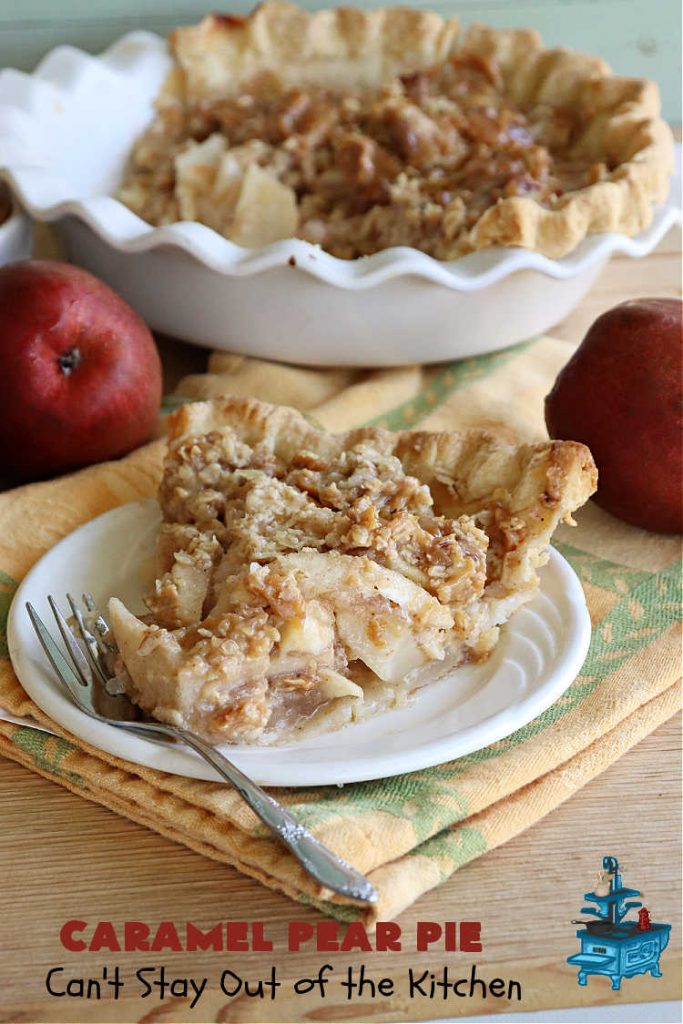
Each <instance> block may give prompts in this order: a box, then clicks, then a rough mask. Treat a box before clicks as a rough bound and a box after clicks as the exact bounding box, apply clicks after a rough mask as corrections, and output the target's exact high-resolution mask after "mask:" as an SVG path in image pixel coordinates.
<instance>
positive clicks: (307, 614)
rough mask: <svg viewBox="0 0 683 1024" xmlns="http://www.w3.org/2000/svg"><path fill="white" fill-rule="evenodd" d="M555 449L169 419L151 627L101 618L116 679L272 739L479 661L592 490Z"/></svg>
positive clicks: (214, 731)
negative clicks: (116, 652)
mask: <svg viewBox="0 0 683 1024" xmlns="http://www.w3.org/2000/svg"><path fill="white" fill-rule="evenodd" d="M595 486H596V470H595V466H594V463H593V460H592V458H591V455H590V452H589V451H588V449H587V448H586V447H584V446H583V445H581V444H576V443H574V442H571V441H552V442H547V443H540V444H526V445H521V446H519V447H516V446H514V445H509V444H503V443H501V442H500V441H499V440H497V439H496V438H495V437H494V436H493V435H491V434H490V433H487V432H486V431H481V430H470V431H467V432H465V433H439V434H436V433H424V432H405V433H390V432H388V431H385V430H381V429H378V428H374V427H365V428H360V429H357V430H352V431H350V432H348V433H346V434H340V435H332V434H327V433H325V432H324V431H322V430H319V429H316V428H315V427H314V426H312V425H311V424H310V423H309V422H308V421H307V420H306V419H305V418H304V417H303V416H302V415H301V414H300V413H298V412H296V411H295V410H293V409H288V408H282V407H277V406H272V405H266V404H265V403H261V402H258V401H256V400H255V399H250V398H232V399H230V398H228V399H224V400H215V401H213V402H203V403H197V404H193V405H188V406H184V407H183V408H181V409H179V410H178V411H177V412H176V413H174V414H173V415H172V416H171V417H170V418H169V448H168V454H167V456H166V461H165V465H164V471H163V478H162V481H161V485H160V489H159V503H160V506H161V511H162V523H161V526H160V529H159V535H158V541H157V569H156V575H157V578H156V582H155V584H154V587H153V589H152V591H151V593H150V594H149V595H148V596H147V599H146V603H147V606H148V608H149V615H146V616H144V617H143V618H139V617H137V616H135V615H133V614H132V613H131V612H130V611H128V610H127V609H126V607H125V606H124V605H123V604H122V603H121V602H120V601H118V600H117V599H112V600H111V602H110V605H109V612H110V619H111V624H112V629H113V631H114V635H115V637H116V640H117V643H118V646H119V649H120V674H121V677H122V679H123V681H124V684H125V686H126V689H127V692H128V693H129V695H130V696H131V698H132V699H133V700H134V701H135V702H136V703H137V704H139V705H140V706H141V707H142V708H143V709H144V710H145V711H146V712H148V713H150V714H152V715H154V716H155V717H156V718H158V719H159V720H161V721H165V722H169V723H171V724H173V725H179V726H183V727H185V728H188V729H190V730H191V731H193V732H195V733H197V734H198V735H201V736H203V737H205V738H206V739H208V740H209V741H210V742H212V743H220V742H228V743H273V742H280V743H281V742H288V741H291V740H294V739H299V738H302V737H304V736H306V735H308V734H311V733H313V732H316V731H325V730H332V729H337V728H338V727H340V726H341V725H343V724H345V723H348V722H352V721H359V720H361V719H363V718H364V717H367V716H369V715H372V714H376V713H377V712H378V711H380V710H383V709H387V708H390V707H394V706H397V705H399V704H401V703H402V702H405V701H406V699H407V697H408V695H409V694H410V692H411V691H412V690H414V689H415V688H416V687H418V686H419V685H420V684H421V682H420V681H421V674H422V673H423V672H424V670H425V669H427V668H428V667H429V666H431V667H432V669H433V668H434V666H435V665H436V666H443V669H444V671H446V669H447V667H453V666H454V665H456V664H458V663H461V662H464V661H466V660H473V659H481V658H484V657H486V656H487V655H488V654H489V653H490V652H491V650H492V649H493V648H494V646H495V644H496V641H497V639H498V634H499V627H500V626H501V624H503V623H504V622H506V621H507V619H509V617H510V615H511V614H512V613H513V612H514V611H515V609H516V608H518V607H519V606H520V605H521V604H523V603H524V602H526V601H528V600H530V599H531V598H532V597H533V595H534V594H535V592H536V590H537V588H538V575H537V569H538V567H539V566H541V565H543V564H544V562H545V561H546V560H547V557H548V544H549V541H550V537H551V535H552V532H553V530H554V529H555V527H556V526H557V525H558V523H559V522H560V521H561V520H563V519H565V520H566V519H568V518H569V517H570V516H571V513H572V512H573V511H574V510H575V509H576V508H578V507H579V506H580V505H581V504H583V502H585V501H586V500H587V498H588V497H589V496H590V494H591V493H592V492H593V491H594V490H595Z"/></svg>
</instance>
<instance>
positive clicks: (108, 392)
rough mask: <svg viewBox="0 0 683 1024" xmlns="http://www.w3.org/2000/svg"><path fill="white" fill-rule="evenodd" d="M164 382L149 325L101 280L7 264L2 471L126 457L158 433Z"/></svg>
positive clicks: (59, 469) (1, 321)
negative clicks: (155, 432) (156, 430)
mask: <svg viewBox="0 0 683 1024" xmlns="http://www.w3.org/2000/svg"><path fill="white" fill-rule="evenodd" d="M161 386H162V385H161V363H160V360H159V353H158V352H157V349H156V345H155V344H154V339H153V338H152V335H151V334H150V332H149V329H148V328H147V326H146V324H145V323H144V321H143V320H142V319H141V318H140V317H139V316H138V315H137V313H135V312H134V311H133V310H132V309H131V308H130V306H128V305H127V303H125V302H124V301H123V299H122V298H120V297H119V296H118V295H117V294H116V293H115V292H113V291H112V290H111V288H109V287H108V286H107V285H105V284H103V282H102V281H100V280H98V279H97V278H96V277H93V275H92V274H89V273H87V271H85V270H81V269H80V268H79V267H74V266H71V265H70V264H67V263H58V262H51V261H44V260H33V261H32V260H29V261H27V262H23V263H13V264H9V265H8V266H5V267H3V268H1V269H0V408H1V409H2V439H3V445H2V451H3V454H2V456H1V457H0V476H3V477H8V476H9V477H13V478H15V479H21V480H35V479H39V478H42V477H47V476H55V475H56V474H58V473H63V472H66V471H67V470H72V469H77V468H78V467H80V466H86V465H90V464H91V463H94V462H102V461H104V460H105V459H115V458H118V457H119V456H121V455H125V454H126V452H129V451H131V450H132V449H133V448H136V447H138V446H139V445H141V444H143V443H144V442H145V441H147V440H149V438H150V437H151V436H152V434H153V433H154V430H155V427H156V424H157V418H158V415H159V404H160V401H161Z"/></svg>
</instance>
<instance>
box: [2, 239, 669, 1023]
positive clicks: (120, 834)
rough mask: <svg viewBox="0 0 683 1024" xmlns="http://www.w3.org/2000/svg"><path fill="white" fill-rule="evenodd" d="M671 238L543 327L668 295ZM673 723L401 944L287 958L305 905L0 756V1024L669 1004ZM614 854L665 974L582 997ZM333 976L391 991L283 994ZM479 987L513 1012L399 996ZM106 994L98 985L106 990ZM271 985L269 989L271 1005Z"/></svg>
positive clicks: (473, 877) (329, 1017) (422, 908)
mask: <svg viewBox="0 0 683 1024" xmlns="http://www.w3.org/2000/svg"><path fill="white" fill-rule="evenodd" d="M679 252H680V234H679V233H678V232H672V233H671V234H670V235H669V236H668V238H667V239H665V240H664V242H663V243H662V244H661V245H660V247H659V249H658V251H657V252H656V253H655V254H653V255H652V256H650V257H648V258H647V259H645V260H642V261H631V260H629V259H626V258H625V257H621V258H619V257H617V258H615V259H614V260H613V261H612V262H611V264H610V265H609V266H608V267H607V268H606V270H605V271H604V273H603V275H602V277H601V279H600V280H599V281H598V282H597V284H596V285H595V286H594V288H593V291H592V292H591V294H590V295H589V296H588V297H587V298H586V299H585V300H584V301H583V302H582V303H581V305H580V307H579V308H578V309H577V310H576V311H575V312H574V313H573V314H572V315H571V316H570V317H569V318H568V319H567V320H566V321H564V322H563V323H562V324H560V325H558V327H557V328H556V330H555V331H554V332H553V333H555V334H556V335H559V336H561V337H563V338H568V339H571V340H572V341H576V342H578V341H579V340H580V339H581V337H582V335H583V333H584V332H585V329H586V327H587V326H588V325H589V323H590V322H591V321H592V320H593V319H594V318H595V317H596V316H597V315H598V314H599V313H600V312H602V311H603V310H605V309H607V308H609V307H610V306H612V305H614V304H615V303H616V302H619V301H621V300H623V299H625V298H630V297H634V296H638V295H641V296H643V295H678V296H680V283H681V266H680V257H679ZM163 347H164V360H165V365H166V370H167V377H168V380H169V381H170V382H173V381H175V380H176V379H177V378H178V376H179V375H181V374H182V373H184V372H191V371H192V372H194V371H196V370H198V369H201V367H202V366H203V363H204V360H205V354H204V353H202V352H200V351H199V350H197V349H192V348H190V347H189V346H184V345H180V344H178V343H164V344H163ZM680 749H681V744H680V725H679V723H678V721H671V722H668V723H666V724H665V725H663V726H661V727H660V728H659V729H658V730H657V731H656V732H655V733H653V734H652V735H651V736H649V737H648V738H647V739H646V740H644V741H643V742H642V743H640V744H639V745H638V746H637V747H635V748H634V749H632V750H631V751H630V752H629V753H628V754H626V755H625V756H624V757H623V758H622V759H621V760H620V761H618V762H617V763H616V764H614V765H613V766H612V767H611V768H610V769H609V770H608V771H606V772H605V773H604V774H603V775H602V776H600V777H599V778H598V779H596V780H594V781H593V782H592V783H591V784H590V785H588V786H586V787H585V788H584V789H583V790H581V791H580V792H579V793H578V794H576V795H575V796H574V797H573V798H572V799H570V800H569V801H568V802H567V803H565V804H563V805H562V806H561V807H559V808H558V809H557V810H556V811H554V812H553V813H552V814H550V815H549V816H548V817H546V818H545V819H544V820H542V821H540V822H539V823H537V824H536V825H535V826H534V827H533V828H530V829H529V830H527V831H526V832H525V833H523V834H522V835H521V836H518V837H517V838H516V839H514V840H512V841H510V842H509V843H507V844H506V845H505V846H503V847H501V848H500V849H497V850H494V851H492V852H490V853H488V854H486V855H485V856H484V857H481V858H480V859H478V860H476V861H474V862H473V863H472V864H470V865H468V866H467V867H465V868H463V869H462V870H460V871H458V872H457V873H456V874H455V875H453V876H452V877H451V879H450V880H449V881H447V882H446V883H444V884H443V885H441V886H440V887H439V888H437V889H435V890H432V891H431V892H430V893H428V894H427V895H426V896H424V897H423V898H422V899H421V900H419V901H418V902H417V903H416V904H415V905H413V907H411V908H410V910H408V911H407V912H406V913H404V914H403V915H401V917H400V918H399V924H400V925H401V926H402V930H403V935H404V937H405V940H406V941H405V948H404V950H403V951H402V952H394V953H376V952H371V953H364V954H346V953H316V952H312V951H311V952H305V951H302V952H300V953H287V952H286V951H285V950H286V934H287V924H288V922H289V921H291V920H301V921H308V922H314V923H315V922H318V921H321V920H323V919H322V918H321V916H320V915H319V914H317V912H315V911H313V910H310V909H307V908H305V907H303V906H301V905H298V904H297V905H295V904H294V903H292V902H290V901H289V900H288V899H286V898H285V897H284V896H280V895H278V894H276V893H273V892H270V891H269V890H266V889H264V888H263V887H261V886H260V885H258V884H257V883H256V882H254V881H252V880H250V879H248V878H245V877H243V876H242V875H240V874H239V873H238V872H237V871H234V870H232V869H230V868H228V867H225V866H222V865H219V864H217V863H214V862H212V861H210V860H207V859H205V858H203V857H201V856H199V855H197V854H195V853H192V852H190V851H189V850H187V849H185V848H184V847H181V846H177V845H175V844H173V843H171V842H169V841H167V840H165V839H162V838H161V837H160V836H158V835H156V834H155V833H153V832H151V831H148V830H146V829H144V828H142V827H140V826H138V825H135V824H132V823H131V822H129V821H127V820H124V819H122V818H119V817H117V816H116V815H115V814H113V813H111V812H110V811H108V810H105V809H104V808H102V807H100V806H98V805H96V804H92V803H90V802H88V801H87V800H83V799H81V798H79V797H77V796H74V795H72V794H70V793H68V792H66V791H65V790H62V789H61V788H60V787H59V786H57V785H55V784H53V783H51V782H48V781H46V780H44V779H42V778H40V777H38V776H36V775H34V774H32V773H31V772H30V771H28V770H26V769H24V768H21V767H19V766H18V765H16V764H14V763H13V762H10V761H4V760H1V759H0V794H1V804H0V806H1V807H2V829H1V832H0V878H2V888H3V897H4V898H3V905H4V906H3V922H2V928H1V929H0V931H1V932H2V936H1V938H0V949H1V954H0V1021H6V1022H9V1021H11V1022H19V1021H32V1022H38V1021H40V1022H48V1021H79V1022H80V1021H84V1022H85V1021H95V1022H105V1021H128V1022H130V1021H139V1022H142V1021H144V1022H147V1024H151V1022H153V1021H160V1022H162V1021H163V1022H172V1021H192V1022H199V1021H201V1022H206V1021H274V1022H282V1024H284V1022H286V1021H312V1022H313V1021H317V1022H325V1021H345V1022H349V1021H366V1020H373V1021H374V1020H384V1021H418V1020H427V1019H436V1018H441V1017H454V1016H458V1015H465V1014H474V1013H484V1014H495V1013H496V1012H503V1011H506V1010H524V1011H531V1010H536V1009H547V1008H550V1007H560V1006H578V1005H597V1004H600V1003H609V1004H615V1003H620V1002H621V1003H632V1002H638V1001H656V1000H663V999H675V998H679V997H680V975H679V968H678V961H679V959H680V952H681V930H680V926H679V921H680V916H681V902H680V899H681V897H680V878H681V838H680V836H681V806H680V775H681V756H680ZM606 854H613V855H616V856H618V857H619V859H620V862H621V864H622V867H623V869H624V874H625V882H626V884H627V885H630V886H632V887H633V888H639V889H641V890H642V892H643V901H644V903H645V905H647V906H648V907H649V908H650V910H651V913H652V916H653V919H654V920H659V921H666V922H671V923H672V925H673V928H672V933H671V942H670V945H669V948H668V949H667V950H666V952H665V953H664V956H663V958H662V968H663V977H662V978H660V979H652V978H651V977H650V976H649V975H645V976H637V977H635V978H633V979H630V980H627V981H625V982H624V984H623V987H622V990H621V992H612V991H611V989H610V986H609V982H608V980H607V979H606V978H600V977H591V978H589V980H588V985H587V986H586V987H585V988H579V986H578V985H577V981H576V969H572V968H570V967H569V966H568V965H567V964H566V963H565V959H566V957H567V956H569V955H571V954H572V953H574V952H576V951H577V949H578V944H577V940H576V938H575V926H573V925H572V924H571V923H570V922H571V920H572V918H574V917H577V916H578V912H579V910H580V907H581V898H582V894H583V893H584V892H586V891H588V890H589V889H590V888H591V887H592V884H593V881H594V875H595V872H596V870H597V868H598V867H599V866H600V864H601V860H602V857H603V856H604V855H606ZM73 918H78V919H81V920H83V921H87V922H90V923H95V922H97V921H113V922H115V923H117V924H118V923H122V922H124V921H144V922H147V923H149V924H151V925H152V926H154V927H156V925H157V924H158V922H159V921H162V920H173V921H174V922H176V923H179V922H186V921H192V922H194V923H195V924H196V925H198V926H200V927H202V928H205V929H206V928H208V927H209V926H210V925H213V924H215V923H216V922H218V921H226V920H231V921H261V922H264V923H265V925H264V927H265V930H266V933H267V936H268V937H269V938H270V939H271V940H272V941H273V946H274V952H273V953H259V952H244V953H231V954H228V953H217V952H196V953H187V954H181V953H170V954H169V953H163V954H157V955H156V956H155V955H154V954H151V953H119V954H113V953H107V952H99V953H96V952H88V953H84V954H75V953H66V952H65V951H64V950H63V949H62V947H61V945H60V941H59V929H60V927H61V925H62V924H63V923H64V922H65V921H67V920H69V919H73ZM463 920H464V921H468V920H469V921H481V922H482V939H483V950H482V952H481V953H476V954H472V953H443V952H439V951H435V952H433V953H431V954H429V955H426V954H416V953H415V952H414V935H415V925H416V922H417V921H436V922H444V921H463ZM326 962H329V963H331V964H332V965H333V967H334V969H335V972H337V973H338V974H339V975H340V976H341V975H343V973H344V972H345V971H346V969H347V967H348V966H354V967H356V968H358V967H359V966H360V965H361V964H364V965H365V967H366V971H367V973H368V975H369V976H370V977H371V978H374V979H379V978H381V977H383V976H384V977H391V978H392V979H393V980H394V982H395V986H396V994H395V995H394V996H392V997H390V998H386V997H382V996H380V995H378V996H377V998H374V999H373V998H372V997H371V995H370V994H369V993H368V994H366V995H365V996H363V997H360V998H358V999H356V1000H354V1001H351V1002H349V1001H346V1000H345V998H344V996H345V992H344V990H343V989H342V988H341V987H340V986H338V985H334V986H332V987H331V988H332V990H331V992H330V993H329V994H328V996H327V998H325V1000H321V999H320V997H319V996H317V995H313V996H305V995H299V996H297V997H295V996H293V994H292V991H291V990H292V987H293V982H294V980H296V979H299V978H304V977H308V976H310V975H312V974H317V972H318V970H319V968H320V967H321V965H323V964H324V963H326ZM473 962H474V963H476V966H477V973H478V974H479V975H480V976H481V977H484V978H488V979H491V978H494V977H496V976H497V977H501V978H503V979H512V980H517V981H519V982H520V984H521V986H522V993H523V999H522V1002H521V1003H517V1002H513V1003H508V1002H507V1000H506V999H505V998H498V999H496V998H491V997H489V999H488V1000H487V1001H486V1002H483V1001H482V999H481V998H480V997H478V996H475V998H472V999H469V998H464V999H457V998H456V997H455V996H454V995H453V994H451V996H450V997H449V998H448V1000H446V1001H445V1000H443V999H442V998H439V999H432V1000H430V999H429V998H427V997H422V996H419V995H415V996H414V997H413V998H412V999H408V998H407V995H406V984H407V972H408V969H409V968H410V967H419V968H420V969H425V968H430V969H431V970H434V971H438V972H439V973H438V975H437V976H440V972H441V970H442V968H443V967H444V966H445V965H447V966H448V968H449V972H450V973H451V974H452V975H453V976H454V977H458V976H460V975H458V969H459V968H460V969H462V973H463V974H465V973H469V969H470V965H471V964H472V963H473ZM161 964H163V965H164V966H165V967H166V971H167V974H168V975H169V976H172V977H173V978H176V979H181V978H189V977H193V978H195V979H200V978H202V977H204V976H206V977H207V978H208V979H209V981H208V986H207V990H206V992H205V993H204V995H203V996H202V997H201V999H200V1001H199V1003H198V1005H197V1006H196V1008H195V1009H194V1010H190V1009H189V1008H188V1007H189V1000H188V999H186V998H183V996H182V994H179V993H178V989H176V990H175V993H174V994H172V995H168V996H167V997H166V998H165V999H164V1000H163V1001H160V1000H159V999H158V998H157V997H156V992H155V994H154V995H151V996H149V997H148V998H142V995H141V993H142V991H143V989H142V988H141V987H140V986H139V985H138V984H136V982H135V971H136V970H137V969H138V968H139V967H142V966H157V967H159V966H160V965H161ZM273 964H276V965H277V972H278V979H279V980H281V982H282V983H283V984H282V987H281V988H280V989H279V990H278V998H277V999H276V1000H275V1001H271V1000H270V999H264V1000H262V999H258V998H254V997H247V996H244V995H238V996H235V997H233V998H229V997H228V996H226V995H225V994H223V992H221V990H220V988H219V980H220V976H221V973H222V971H224V970H226V969H229V970H231V971H233V972H235V973H236V974H237V975H239V976H240V977H241V978H243V979H247V980H249V981H251V982H254V983H255V982H256V981H257V980H258V979H260V978H267V977H268V976H269V972H270V969H271V966H272V965H273ZM116 965H118V966H119V967H120V970H121V974H122V976H123V978H124V980H125V981H127V982H128V984H126V986H125V988H124V989H123V990H122V992H121V995H120V998H119V999H118V1000H116V1001H114V1000H113V999H111V998H109V997H107V996H105V997H104V998H103V999H102V1001H99V1002H98V1001H96V1000H94V999H90V1000H86V999H79V998H75V997H69V996H64V997H62V998H57V997H53V996H50V995H48V994H47V992H46V988H45V977H46V974H47V972H48V971H49V969H50V968H51V967H54V966H64V967H65V968H66V970H65V972H64V974H63V977H66V978H72V977H73V978H75V977H78V976H82V977H84V978H90V977H93V978H101V977H102V974H101V971H102V968H103V967H104V966H107V967H108V968H109V971H110V973H111V971H112V970H113V968H114V967H115V966H116ZM109 991H111V990H109ZM282 993H284V995H281V994H282Z"/></svg>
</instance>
